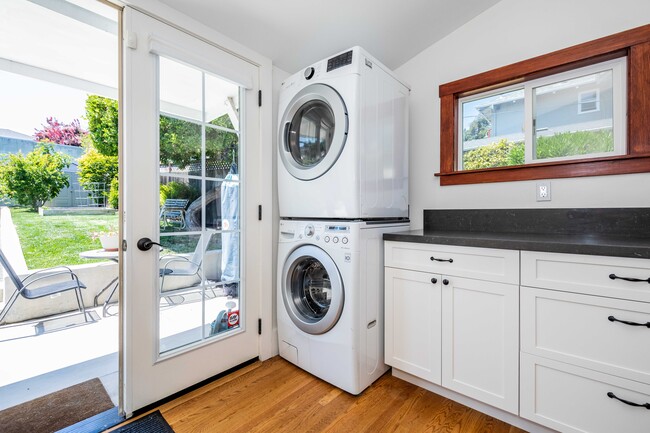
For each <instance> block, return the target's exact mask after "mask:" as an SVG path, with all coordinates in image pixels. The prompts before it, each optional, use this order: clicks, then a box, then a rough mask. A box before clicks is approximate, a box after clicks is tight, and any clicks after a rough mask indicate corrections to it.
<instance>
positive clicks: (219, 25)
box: [160, 0, 499, 73]
mask: <svg viewBox="0 0 650 433" xmlns="http://www.w3.org/2000/svg"><path fill="white" fill-rule="evenodd" d="M160 1H162V2H163V3H165V4H167V5H168V6H170V7H172V8H175V9H177V10H179V11H181V12H183V13H184V14H186V15H189V16H191V17H193V18H194V19H196V20H197V21H200V22H202V23H204V24H206V25H208V26H210V27H212V28H214V29H216V30H218V31H219V32H221V33H223V34H224V35H226V36H228V37H230V38H232V39H234V40H236V41H237V42H239V43H241V44H243V45H245V46H247V47H249V48H252V49H254V50H255V51H257V52H259V53H260V54H263V55H265V56H266V57H269V58H270V59H271V60H272V61H273V63H274V64H275V65H276V66H277V67H279V68H281V69H283V70H285V71H286V72H290V73H293V72H296V71H298V70H299V69H301V68H303V67H305V66H307V65H310V64H311V63H314V62H316V61H318V60H321V59H324V58H326V57H327V56H330V55H331V54H334V53H336V52H338V51H342V50H344V49H346V48H349V47H351V46H354V45H360V46H362V47H364V48H365V49H366V50H368V51H369V52H370V53H371V54H372V55H373V56H375V57H376V58H377V59H378V60H380V61H381V62H383V63H385V64H386V66H388V67H389V68H391V69H395V68H397V67H398V66H400V65H402V64H403V63H404V62H406V61H407V60H409V59H410V58H412V57H413V56H415V55H416V54H418V53H419V52H421V51H422V50H424V49H425V48H427V47H428V46H429V45H431V44H433V43H435V42H436V41H438V40H440V39H442V38H444V37H445V36H446V35H448V34H450V33H452V32H453V31H454V30H456V29H457V28H459V27H460V26H462V25H463V24H464V23H466V22H468V21H470V20H471V19H472V18H474V17H475V16H477V15H479V14H480V13H481V12H483V11H484V10H486V9H488V8H490V7H491V6H493V5H494V4H496V3H498V1H499V0H160ZM460 50H462V47H461V48H460ZM459 55H462V53H459Z"/></svg>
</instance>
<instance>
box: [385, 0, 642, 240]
mask: <svg viewBox="0 0 650 433" xmlns="http://www.w3.org/2000/svg"><path fill="white" fill-rule="evenodd" d="M648 23H650V1H648V0H617V1H607V0H596V1H594V0H571V1H566V0H545V1H539V0H538V1H533V0H502V1H501V2H499V3H498V4H496V5H495V6H493V7H492V8H491V9H488V10H487V11H486V12H484V13H483V14H481V15H479V16H478V17H476V18H475V19H473V20H472V21H470V22H469V23H467V24H466V25H464V26H463V27H461V28H460V29H458V30H457V31H456V32H454V33H452V34H451V35H449V36H448V37H446V38H445V39H443V40H441V41H439V42H437V43H435V44H433V45H431V46H430V47H429V48H427V49H426V50H425V51H423V52H422V53H420V54H418V55H417V56H416V57H414V58H413V59H411V60H409V61H408V62H407V63H405V64H404V65H402V66H401V67H400V68H398V69H397V70H396V73H397V75H398V76H399V77H400V78H402V79H403V80H404V81H406V82H407V83H409V84H410V85H411V89H412V90H411V125H410V132H411V143H410V144H411V157H410V197H411V199H410V200H411V221H412V228H421V227H422V211H423V209H454V208H510V209H514V208H535V207H553V208H561V207H648V206H650V173H643V174H633V175H617V176H600V177H584V178H574V179H553V180H552V181H551V197H552V201H550V202H541V203H538V202H536V201H535V182H536V181H522V182H498V183H491V184H478V185H458V186H444V187H441V186H440V181H439V178H437V177H434V173H437V172H439V171H440V99H439V98H438V86H439V85H440V84H443V83H446V82H449V81H453V80H457V79H460V78H464V77H467V76H470V75H474V74H477V73H480V72H484V71H487V70H490V69H494V68H498V67H501V66H505V65H508V64H511V63H514V62H517V61H521V60H526V59H528V58H531V57H535V56H538V55H541V54H546V53H549V52H552V51H555V50H559V49H561V48H566V47H569V46H572V45H576V44H579V43H582V42H586V41H589V40H592V39H596V38H599V37H602V36H607V35H610V34H613V33H617V32H620V31H623V30H627V29H630V28H634V27H638V26H641V25H645V24H648Z"/></svg>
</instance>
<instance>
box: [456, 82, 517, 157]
mask: <svg viewBox="0 0 650 433" xmlns="http://www.w3.org/2000/svg"><path fill="white" fill-rule="evenodd" d="M461 116H462V119H463V120H462V122H463V123H462V134H461V137H460V138H461V142H462V158H461V162H462V167H460V168H461V169H462V170H477V169H481V168H491V167H502V166H509V165H519V164H523V163H524V91H523V89H516V90H512V91H508V92H503V93H499V94H496V95H490V96H487V97H484V98H479V99H473V100H468V101H467V102H463V103H462V104H461Z"/></svg>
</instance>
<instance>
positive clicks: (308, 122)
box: [278, 84, 348, 180]
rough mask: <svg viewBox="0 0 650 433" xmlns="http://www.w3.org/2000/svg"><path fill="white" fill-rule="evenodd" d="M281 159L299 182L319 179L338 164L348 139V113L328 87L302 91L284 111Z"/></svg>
mask: <svg viewBox="0 0 650 433" xmlns="http://www.w3.org/2000/svg"><path fill="white" fill-rule="evenodd" d="M279 132H280V136H279V140H278V142H279V144H280V146H279V150H280V159H281V160H282V163H283V165H284V168H285V169H286V170H287V171H288V172H289V173H290V174H291V175H292V176H293V177H295V178H296V179H300V180H313V179H317V178H319V177H320V176H322V175H323V174H325V173H326V172H327V171H328V170H329V169H331V168H332V167H333V166H334V164H336V161H337V160H338V158H339V156H340V155H341V152H342V151H343V148H344V147H345V142H346V141H347V137H348V110H347V108H346V106H345V102H344V101H343V99H341V95H339V93H338V92H337V91H336V90H334V89H333V88H332V87H330V86H327V85H325V84H310V85H309V86H307V87H305V88H303V89H302V90H300V91H299V92H298V93H297V94H296V95H295V96H294V97H293V98H292V99H291V101H290V102H289V104H288V105H287V108H286V109H284V111H283V114H282V117H281V119H280V128H279Z"/></svg>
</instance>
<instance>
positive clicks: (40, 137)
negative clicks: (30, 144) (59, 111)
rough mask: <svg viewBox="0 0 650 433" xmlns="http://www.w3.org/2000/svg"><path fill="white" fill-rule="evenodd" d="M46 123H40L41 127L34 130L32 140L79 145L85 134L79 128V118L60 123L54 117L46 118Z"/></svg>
mask: <svg viewBox="0 0 650 433" xmlns="http://www.w3.org/2000/svg"><path fill="white" fill-rule="evenodd" d="M46 122H47V125H42V126H43V129H37V130H36V132H34V140H36V141H37V142H39V143H56V144H63V145H66V146H81V140H82V139H83V137H84V136H85V135H86V134H87V132H86V131H84V130H83V129H81V125H80V124H79V119H74V120H73V121H72V122H71V123H69V124H65V123H61V122H59V121H58V120H56V118H54V117H48V118H47V119H46Z"/></svg>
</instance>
